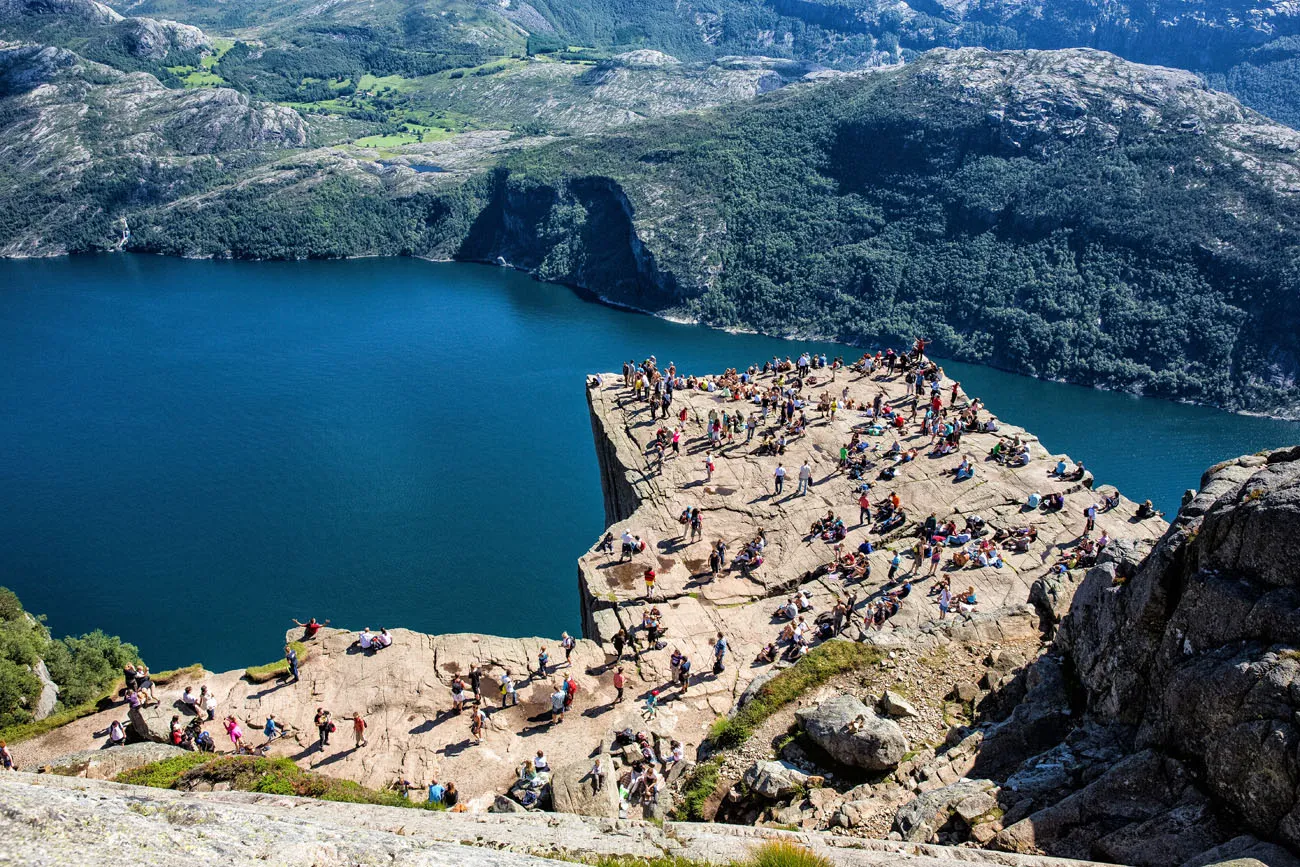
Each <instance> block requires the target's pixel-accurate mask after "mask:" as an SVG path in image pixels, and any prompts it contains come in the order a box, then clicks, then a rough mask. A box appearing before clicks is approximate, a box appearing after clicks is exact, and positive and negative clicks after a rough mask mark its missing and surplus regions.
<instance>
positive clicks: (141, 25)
mask: <svg viewBox="0 0 1300 867" xmlns="http://www.w3.org/2000/svg"><path fill="white" fill-rule="evenodd" d="M118 27H119V30H120V32H121V34H122V39H123V42H124V43H125V45H126V48H127V49H128V50H129V51H130V52H131V53H132V54H134V55H135V56H136V57H143V58H147V59H149V60H162V59H163V58H165V57H166V56H167V55H168V53H170V52H171V51H172V49H179V50H181V51H193V50H195V49H198V48H211V47H212V41H211V40H210V39H208V37H207V36H206V35H205V34H204V33H203V31H202V30H200V29H199V28H197V27H193V26H191V25H189V24H180V23H177V22H175V21H160V20H158V19H155V18H127V19H125V20H124V21H123V22H122V23H121V24H120V25H119V26H118Z"/></svg>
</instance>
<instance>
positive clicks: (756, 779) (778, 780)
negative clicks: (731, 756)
mask: <svg viewBox="0 0 1300 867" xmlns="http://www.w3.org/2000/svg"><path fill="white" fill-rule="evenodd" d="M743 780H744V783H745V785H746V786H748V787H749V790H750V791H751V792H753V793H754V794H757V795H761V796H762V797H764V798H768V799H770V800H773V801H775V800H779V799H780V798H786V797H789V796H790V795H793V794H794V793H795V792H796V791H797V790H799V789H801V788H803V787H804V786H806V785H807V784H808V774H805V773H804V772H803V771H801V770H799V768H797V767H795V766H794V765H792V764H790V763H789V762H772V761H763V762H754V764H752V765H750V766H749V768H748V769H747V770H746V771H745V776H744V777H743Z"/></svg>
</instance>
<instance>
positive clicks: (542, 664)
mask: <svg viewBox="0 0 1300 867" xmlns="http://www.w3.org/2000/svg"><path fill="white" fill-rule="evenodd" d="M550 659H551V657H550V655H549V654H547V652H546V648H545V647H543V648H542V649H541V650H539V651H537V676H538V677H546V663H547V662H549V661H550Z"/></svg>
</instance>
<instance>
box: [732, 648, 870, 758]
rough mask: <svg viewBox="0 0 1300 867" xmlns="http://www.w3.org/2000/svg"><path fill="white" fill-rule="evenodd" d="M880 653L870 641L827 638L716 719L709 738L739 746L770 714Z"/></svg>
mask: <svg viewBox="0 0 1300 867" xmlns="http://www.w3.org/2000/svg"><path fill="white" fill-rule="evenodd" d="M881 656H882V653H881V651H880V649H879V648H876V647H872V646H870V645H866V644H858V643H856V642H852V641H828V642H826V643H825V644H822V645H820V646H818V647H816V648H814V649H813V650H811V651H809V652H808V655H807V656H805V657H804V658H803V659H801V660H799V661H798V662H797V663H795V664H794V665H792V666H790V667H789V668H787V669H786V670H785V671H783V672H781V673H780V674H778V675H777V676H776V677H774V678H772V679H771V680H770V681H768V682H767V683H766V684H765V685H764V686H763V688H762V689H760V690H759V691H758V695H757V696H755V697H754V699H753V700H752V701H751V702H750V703H749V704H747V705H745V706H744V707H743V708H741V709H740V711H739V712H738V713H737V714H736V715H735V716H730V717H723V718H722V719H719V720H718V721H717V722H715V723H714V724H713V727H712V728H711V729H710V730H709V739H710V740H711V741H712V742H713V743H714V745H715V746H718V747H721V748H723V749H730V748H732V747H738V746H740V745H741V744H743V743H744V742H745V741H747V740H749V736H750V735H752V734H753V733H754V730H755V729H756V728H758V727H759V726H760V725H762V723H763V722H764V721H765V720H766V719H767V718H768V717H770V716H771V715H772V714H774V713H776V712H777V711H778V710H780V709H781V708H782V707H784V706H786V705H787V704H789V703H790V702H792V701H794V700H795V699H797V698H799V696H801V695H803V694H804V693H806V692H808V690H810V689H815V688H817V687H819V686H821V685H822V684H824V683H825V682H826V681H828V680H830V679H831V678H832V677H834V676H835V675H837V674H844V673H846V672H850V671H856V670H857V669H860V668H865V667H866V666H868V665H875V664H876V663H878V662H880V659H881Z"/></svg>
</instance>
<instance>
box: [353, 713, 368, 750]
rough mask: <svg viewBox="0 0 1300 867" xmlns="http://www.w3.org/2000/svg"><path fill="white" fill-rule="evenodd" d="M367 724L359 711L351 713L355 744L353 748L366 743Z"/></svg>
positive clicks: (358, 747)
mask: <svg viewBox="0 0 1300 867" xmlns="http://www.w3.org/2000/svg"><path fill="white" fill-rule="evenodd" d="M367 726H368V723H367V722H366V718H365V717H363V716H362V715H361V711H357V712H356V713H354V714H353V715H352V735H353V737H355V738H356V746H355V747H354V749H360V748H361V747H364V746H365V745H366V727H367Z"/></svg>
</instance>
